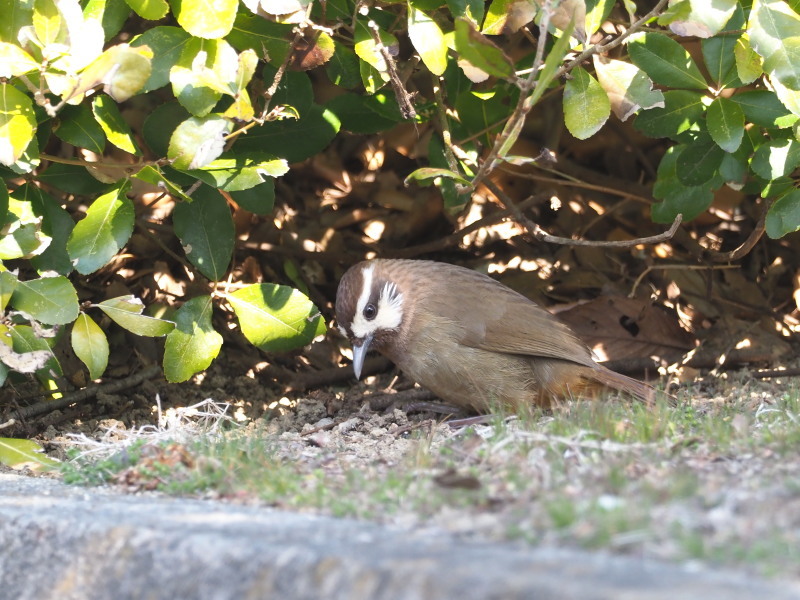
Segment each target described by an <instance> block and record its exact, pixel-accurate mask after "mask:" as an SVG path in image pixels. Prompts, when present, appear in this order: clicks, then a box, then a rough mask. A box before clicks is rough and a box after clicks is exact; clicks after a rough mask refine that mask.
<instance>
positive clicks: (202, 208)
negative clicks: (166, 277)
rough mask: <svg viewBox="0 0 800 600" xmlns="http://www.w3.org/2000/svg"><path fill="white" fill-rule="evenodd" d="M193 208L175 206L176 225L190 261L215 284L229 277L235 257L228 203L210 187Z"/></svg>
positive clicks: (198, 192) (196, 195) (202, 191)
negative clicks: (230, 266)
mask: <svg viewBox="0 0 800 600" xmlns="http://www.w3.org/2000/svg"><path fill="white" fill-rule="evenodd" d="M192 197H193V199H194V201H193V202H192V203H191V204H187V203H181V204H178V205H176V206H175V211H174V212H173V214H172V221H173V224H174V227H175V233H176V234H177V236H178V237H179V238H180V240H181V244H182V245H183V249H184V252H185V253H186V258H188V259H189V261H190V262H191V263H192V264H193V265H194V266H195V267H197V269H198V270H199V271H200V272H201V273H202V274H203V275H205V276H206V277H208V278H209V279H211V280H212V281H219V280H220V279H222V278H223V277H224V276H225V273H226V272H227V270H228V266H229V264H230V261H231V257H232V256H233V243H234V233H235V232H234V227H233V217H232V216H231V210H230V208H229V207H228V203H227V202H226V201H225V199H224V198H223V197H222V195H221V194H220V193H219V192H218V191H217V190H214V189H212V188H210V187H208V186H201V187H199V188H198V189H197V190H196V191H195V193H194V194H193V196H192Z"/></svg>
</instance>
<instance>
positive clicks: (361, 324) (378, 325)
mask: <svg viewBox="0 0 800 600" xmlns="http://www.w3.org/2000/svg"><path fill="white" fill-rule="evenodd" d="M368 269H369V273H367V271H366V269H365V271H364V286H365V287H364V290H366V293H365V291H364V290H362V291H361V296H359V298H358V304H357V305H356V314H355V315H353V323H352V325H351V326H350V330H351V331H352V333H353V336H354V337H356V338H358V339H363V338H365V337H367V336H368V335H370V334H373V333H375V332H376V331H378V330H381V329H397V328H398V327H399V326H400V323H401V322H402V320H403V294H401V293H399V292H398V290H397V285H395V284H394V283H393V282H389V283H386V284H385V285H384V286H383V289H382V290H381V295H380V296H379V297H378V306H377V307H376V308H377V314H376V315H375V318H374V319H373V320H372V321H368V320H367V319H366V318H364V307H365V306H366V305H367V303H368V302H369V298H370V291H371V290H372V267H371V266H370V267H368ZM367 284H369V287H367Z"/></svg>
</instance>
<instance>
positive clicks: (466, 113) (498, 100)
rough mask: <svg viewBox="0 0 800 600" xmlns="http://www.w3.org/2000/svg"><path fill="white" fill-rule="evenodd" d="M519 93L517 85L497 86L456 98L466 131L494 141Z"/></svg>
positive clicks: (482, 140)
mask: <svg viewBox="0 0 800 600" xmlns="http://www.w3.org/2000/svg"><path fill="white" fill-rule="evenodd" d="M537 89H538V87H537ZM518 93H519V89H518V88H517V87H516V86H515V87H513V88H511V89H509V88H508V87H501V86H496V87H495V89H494V90H491V91H486V92H477V91H476V92H464V93H462V94H461V95H460V96H458V97H457V98H456V101H455V107H456V111H457V112H458V118H459V120H460V121H461V125H462V126H463V128H464V132H465V133H466V134H467V135H478V136H480V137H479V138H478V139H479V140H480V141H481V142H482V143H485V144H487V145H491V144H492V143H494V138H495V134H497V133H498V132H499V131H500V130H501V128H502V127H503V124H504V123H505V122H506V120H507V119H508V110H509V106H513V105H514V104H516V102H517V98H518ZM464 137H466V136H464Z"/></svg>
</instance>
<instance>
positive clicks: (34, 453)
mask: <svg viewBox="0 0 800 600" xmlns="http://www.w3.org/2000/svg"><path fill="white" fill-rule="evenodd" d="M0 464H3V465H5V466H7V467H11V468H19V467H23V466H25V467H28V468H30V469H32V470H34V471H52V470H53V469H55V468H57V467H58V465H59V464H60V463H59V462H58V461H57V460H55V459H53V458H50V457H49V456H47V455H46V454H45V453H44V448H42V447H41V446H40V445H39V444H37V443H36V442H34V441H33V440H20V439H16V438H0Z"/></svg>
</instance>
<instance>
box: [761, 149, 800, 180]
mask: <svg viewBox="0 0 800 600" xmlns="http://www.w3.org/2000/svg"><path fill="white" fill-rule="evenodd" d="M798 165H800V142H797V141H795V140H788V139H776V140H770V141H769V142H767V143H766V144H763V145H761V146H759V147H758V148H757V149H756V152H755V154H754V155H753V159H752V161H751V162H750V168H752V169H753V172H754V173H755V174H756V175H758V176H759V177H763V178H764V179H777V178H778V177H782V176H784V175H788V174H789V173H791V172H792V171H794V170H795V169H796V168H797V167H798Z"/></svg>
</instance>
